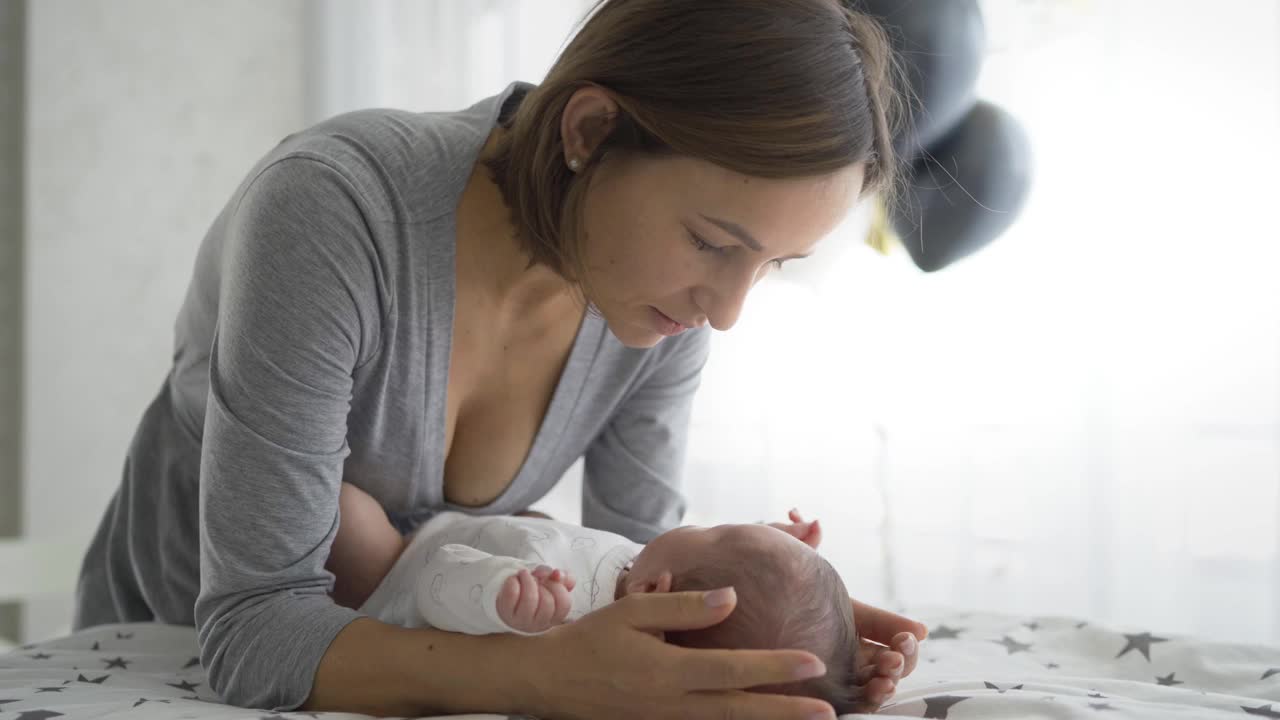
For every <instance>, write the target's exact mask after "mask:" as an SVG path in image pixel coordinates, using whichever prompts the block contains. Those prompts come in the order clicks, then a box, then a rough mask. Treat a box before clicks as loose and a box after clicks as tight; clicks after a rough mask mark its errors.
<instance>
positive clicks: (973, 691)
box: [0, 610, 1280, 720]
mask: <svg viewBox="0 0 1280 720" xmlns="http://www.w3.org/2000/svg"><path fill="white" fill-rule="evenodd" d="M912 614H913V615H914V616H915V617H918V618H920V619H921V620H924V621H925V622H928V623H929V624H930V627H931V628H932V635H931V638H930V640H929V641H928V642H926V643H924V645H923V647H922V655H921V662H920V665H919V668H918V669H917V670H916V672H915V673H913V674H912V676H911V677H909V678H907V679H906V680H905V681H903V683H902V684H901V686H900V687H899V690H898V695H897V697H896V698H895V699H894V700H893V702H892V703H890V704H889V705H887V706H886V707H884V708H883V709H882V710H881V712H880V713H879V715H877V716H875V717H881V718H894V717H906V718H941V719H943V720H973V719H977V718H982V719H983V720H986V719H988V718H991V719H993V720H1002V719H1005V718H1018V719H1025V720H1038V719H1041V718H1044V719H1045V720H1050V719H1052V720H1058V719H1066V720H1072V719H1075V718H1090V719H1092V718H1097V719H1098V720H1129V719H1131V718H1132V719H1135V720H1157V719H1159V720H1164V719H1165V718H1206V719H1207V720H1219V719H1223V720H1225V719H1227V718H1235V719H1237V720H1248V719H1249V718H1253V717H1263V718H1280V648H1272V647H1263V646H1251V645H1238V644H1227V643H1218V642H1210V641H1207V640H1202V639H1194V638H1187V637H1180V636H1176V635H1171V634H1166V633H1160V632H1157V631H1149V630H1147V629H1142V628H1108V627H1101V626H1098V625H1095V624H1091V623H1088V622H1082V621H1079V620H1075V619H1070V618H1057V617H1041V618H1020V617H1010V616H1005V615H992V614H984V613H958V612H954V611H932V612H930V611H928V610H924V611H916V612H913V613H912ZM195 655H196V640H195V632H194V631H193V630H192V629H191V628H184V627H175V626H169V625H156V624H130V625H106V626H102V627H97V628H92V629H90V630H86V631H83V632H80V633H76V634H74V635H71V636H68V637H64V638H59V639H56V640H50V641H48V642H43V643H38V644H34V645H25V646H23V647H21V648H17V649H14V650H12V651H11V652H9V653H6V654H3V655H0V720H49V719H50V718H66V719H67V720H77V719H80V718H97V717H104V716H111V717H114V718H130V719H137V718H175V719H176V718H189V719H191V720H258V719H259V718H301V717H311V718H320V719H322V720H338V719H339V718H362V717H364V716H361V715H352V714H348V713H281V714H276V713H269V712H263V711H255V710H245V709H241V708H234V707H230V706H227V705H222V704H219V703H218V702H217V699H216V698H215V697H214V695H213V693H212V691H211V690H210V689H209V687H208V685H207V683H206V682H205V676H204V672H203V671H202V670H201V668H200V663H199V661H198V660H197V659H196V657H195ZM450 717H453V718H455V719H456V720H461V719H462V718H468V719H469V720H516V719H515V718H505V717H503V716H499V715H457V716H450ZM845 717H846V718H854V717H869V716H855V715H848V716H845Z"/></svg>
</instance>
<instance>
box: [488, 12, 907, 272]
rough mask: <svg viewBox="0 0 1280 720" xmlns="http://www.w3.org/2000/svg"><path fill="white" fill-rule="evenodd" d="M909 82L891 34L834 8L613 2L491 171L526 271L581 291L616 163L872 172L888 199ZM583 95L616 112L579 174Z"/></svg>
mask: <svg viewBox="0 0 1280 720" xmlns="http://www.w3.org/2000/svg"><path fill="white" fill-rule="evenodd" d="M901 76H902V71H901V67H900V65H899V64H898V62H897V61H896V59H895V58H894V56H893V53H892V51H891V49H890V46H889V41H888V38H887V36H886V35H885V33H884V31H883V30H882V29H881V28H880V26H879V25H878V24H877V23H876V22H875V21H874V20H873V19H871V18H870V17H868V16H866V15H862V14H859V13H856V12H853V11H851V10H849V9H847V8H846V7H844V6H843V5H842V4H841V3H840V2H839V1H838V0H602V1H601V2H599V3H597V4H596V6H595V8H594V9H593V11H592V12H591V13H590V14H589V16H588V17H587V19H586V20H585V21H584V23H583V24H582V27H581V29H580V30H579V32H578V33H577V35H575V36H574V37H573V38H572V39H571V40H570V41H569V43H568V44H567V45H566V46H565V48H564V50H563V51H562V52H561V53H560V56H559V58H558V59H557V60H556V62H555V64H554V65H552V67H551V69H550V71H548V73H547V76H546V78H545V79H544V80H543V82H542V83H541V84H540V85H538V86H537V87H536V88H533V89H532V90H530V91H529V92H528V94H527V95H526V96H525V97H524V98H523V99H522V100H521V101H520V104H519V107H518V109H517V110H516V111H515V112H514V113H513V114H512V115H511V116H509V117H508V118H506V119H504V121H503V126H504V127H505V128H506V130H507V132H506V133H504V134H503V135H502V137H501V139H500V141H499V143H498V145H497V147H496V149H495V151H494V153H493V154H492V155H491V156H490V158H489V159H488V160H486V165H487V167H488V168H489V169H490V171H491V172H492V173H493V175H494V179H495V181H496V182H497V184H498V186H499V188H500V189H501V191H502V195H503V198H504V200H505V202H506V204H507V207H508V208H509V209H510V210H511V213H512V216H513V217H512V220H513V222H514V224H515V227H516V228H517V233H518V234H519V240H520V243H521V245H522V247H523V248H524V249H525V251H526V253H527V254H528V255H529V257H530V263H531V265H532V264H535V263H541V264H545V265H547V266H548V267H550V268H551V269H553V270H555V271H556V272H558V273H560V274H561V275H562V276H564V277H565V278H566V279H569V280H571V281H574V282H576V283H578V284H579V285H581V284H582V283H583V281H584V273H583V268H582V264H581V262H582V261H581V258H582V253H581V241H582V237H581V235H582V233H581V231H580V224H581V223H580V218H581V217H582V206H583V198H584V196H585V193H586V188H587V187H588V185H589V184H590V181H591V175H592V172H593V170H594V169H595V167H596V166H597V164H598V161H599V160H600V159H602V158H603V157H604V156H605V155H607V154H610V153H647V154H672V153H673V154H677V155H682V156H689V157H693V158H697V159H700V160H704V161H707V162H710V163H714V164H716V165H719V166H721V167H724V168H727V169H729V170H731V171H735V172H738V173H741V174H744V175H748V176H754V177H760V178H799V177H814V176H822V175H827V174H830V173H834V172H836V171H839V170H842V169H844V168H847V167H849V166H852V165H855V164H859V163H864V164H865V179H864V183H863V191H862V192H863V195H866V194H868V193H873V192H879V193H881V195H882V196H884V197H885V200H886V201H887V202H891V201H892V198H893V196H894V195H895V194H896V192H895V188H896V178H897V175H898V173H897V168H896V164H897V162H898V160H897V159H896V157H895V154H894V151H893V137H894V135H895V133H896V132H897V130H898V124H899V123H900V122H901V119H902V113H901V109H902V107H903V103H902V102H901V99H900V95H899V94H898V91H897V89H896V88H897V87H902V86H903V85H902V84H901V80H900V79H899V78H901ZM587 85H597V86H600V87H601V88H604V89H605V90H607V91H608V92H609V93H610V95H611V96H612V97H613V99H614V100H615V101H616V103H617V105H618V108H619V111H618V113H617V115H616V116H615V117H614V118H613V123H614V124H613V128H612V131H611V132H610V133H609V134H608V136H607V137H605V138H604V139H603V140H602V141H601V142H600V143H599V144H598V145H597V147H596V150H595V152H594V154H593V155H592V156H591V157H590V158H582V161H583V165H582V167H581V168H580V170H579V171H578V172H576V173H575V172H573V171H571V170H570V169H569V168H568V167H567V166H566V164H565V158H564V146H563V143H562V141H561V134H560V133H561V124H560V117H561V113H562V112H563V110H564V108H565V105H566V104H567V103H568V101H569V98H570V97H571V96H572V95H573V93H574V92H575V91H577V90H578V89H579V88H582V87H584V86H587ZM584 292H585V288H584Z"/></svg>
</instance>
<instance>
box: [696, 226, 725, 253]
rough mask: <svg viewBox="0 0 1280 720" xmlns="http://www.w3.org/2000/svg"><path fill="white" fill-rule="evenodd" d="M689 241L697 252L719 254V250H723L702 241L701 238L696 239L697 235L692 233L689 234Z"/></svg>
mask: <svg viewBox="0 0 1280 720" xmlns="http://www.w3.org/2000/svg"><path fill="white" fill-rule="evenodd" d="M689 241H690V242H692V243H693V246H694V247H696V248H698V249H699V250H703V251H707V250H709V251H711V252H720V251H721V250H724V248H722V247H720V246H718V245H712V244H711V243H709V242H707V241H706V240H703V239H702V238H700V237H698V234H697V233H695V232H693V231H690V232H689Z"/></svg>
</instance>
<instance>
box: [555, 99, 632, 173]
mask: <svg viewBox="0 0 1280 720" xmlns="http://www.w3.org/2000/svg"><path fill="white" fill-rule="evenodd" d="M617 112H618V104H617V103H616V102H615V101H614V99H613V97H612V96H611V95H609V93H608V91H607V90H605V89H604V88H602V87H599V86H598V85H585V86H583V87H581V88H578V90H576V91H575V92H574V93H573V95H572V96H570V97H569V102H567V103H566V104H565V106H564V111H563V112H562V113H561V114H560V141H561V143H563V145H564V152H565V158H564V161H565V163H568V162H569V161H571V160H575V159H576V160H578V162H579V163H582V164H585V163H586V162H587V160H588V159H590V158H591V156H592V155H594V154H595V151H596V147H597V146H598V145H599V144H600V143H601V142H602V141H603V140H604V139H605V138H606V137H608V136H609V133H610V132H612V131H613V126H614V116H615V115H616V114H617Z"/></svg>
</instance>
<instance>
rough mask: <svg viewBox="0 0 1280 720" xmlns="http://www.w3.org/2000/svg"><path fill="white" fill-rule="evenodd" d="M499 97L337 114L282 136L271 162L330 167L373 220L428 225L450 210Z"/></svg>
mask: <svg viewBox="0 0 1280 720" xmlns="http://www.w3.org/2000/svg"><path fill="white" fill-rule="evenodd" d="M508 91H509V90H508ZM505 95H506V92H504V93H503V94H501V95H497V96H494V97H490V98H486V99H484V100H481V101H480V102H478V103H476V104H475V105H473V106H471V107H470V108H467V109H465V110H460V111H456V112H413V111H409V110H402V109H394V108H368V109H362V110H354V111H351V112H346V113H342V114H340V115H335V116H333V117H330V118H327V119H325V120H322V121H320V122H318V123H316V124H314V125H311V126H310V127H307V128H305V129H303V130H300V131H298V132H296V133H293V134H291V135H289V136H287V137H286V138H284V139H283V140H282V141H281V142H280V143H279V144H278V145H277V146H276V147H275V148H274V149H273V150H272V151H271V153H270V154H269V158H271V159H273V160H275V159H287V158H308V159H311V160H315V161H318V162H321V163H324V164H326V165H328V166H330V167H331V168H332V169H333V170H335V171H336V172H338V173H339V174H341V175H342V176H343V177H344V178H345V179H346V180H347V181H348V182H350V183H351V185H352V186H353V187H355V188H356V190H357V191H358V192H359V193H360V195H361V198H362V200H363V202H364V204H365V205H366V212H367V213H369V215H370V216H371V217H370V219H371V220H375V221H381V222H397V223H408V224H412V223H423V222H428V221H430V220H432V219H435V218H438V217H439V216H441V215H444V214H447V213H449V212H452V211H453V210H454V209H455V208H456V206H457V198H458V196H459V195H460V194H461V192H462V189H463V187H464V186H465V184H466V180H467V178H468V176H469V175H470V173H471V167H472V165H473V164H474V162H475V158H476V157H477V155H478V153H479V151H480V148H481V147H483V145H484V142H485V140H486V139H487V137H488V135H489V132H490V131H491V130H492V128H493V124H494V122H495V121H496V113H497V108H498V104H499V102H500V101H501V99H502V97H504V96H505Z"/></svg>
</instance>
